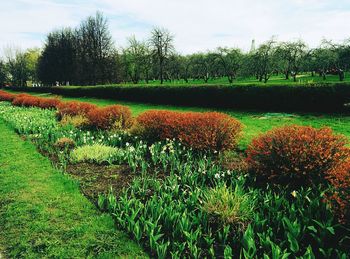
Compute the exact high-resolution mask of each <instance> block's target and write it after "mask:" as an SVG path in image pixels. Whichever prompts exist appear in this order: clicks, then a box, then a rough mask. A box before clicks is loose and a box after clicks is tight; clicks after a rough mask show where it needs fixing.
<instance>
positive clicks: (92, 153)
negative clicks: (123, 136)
mask: <svg viewBox="0 0 350 259" xmlns="http://www.w3.org/2000/svg"><path fill="white" fill-rule="evenodd" d="M121 152H122V151H121V150H120V149H117V148H114V147H110V146H105V145H101V144H93V145H85V146H81V147H77V148H75V149H74V150H73V151H72V153H71V162H73V163H79V162H89V163H97V164H102V163H106V162H107V163H112V162H113V160H114V159H115V157H116V156H118V155H120V154H121Z"/></svg>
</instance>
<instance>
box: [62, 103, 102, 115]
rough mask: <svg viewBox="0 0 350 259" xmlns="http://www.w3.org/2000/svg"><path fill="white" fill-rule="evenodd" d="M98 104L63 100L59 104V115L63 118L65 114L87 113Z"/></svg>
mask: <svg viewBox="0 0 350 259" xmlns="http://www.w3.org/2000/svg"><path fill="white" fill-rule="evenodd" d="M96 108H97V106H96V105H94V104H90V103H85V102H77V101H71V102H61V103H59V104H58V106H57V109H58V117H60V118H62V117H63V116H64V115H69V116H76V115H87V114H88V113H89V111H91V110H93V109H96Z"/></svg>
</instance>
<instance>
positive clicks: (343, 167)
mask: <svg viewBox="0 0 350 259" xmlns="http://www.w3.org/2000/svg"><path fill="white" fill-rule="evenodd" d="M326 179H327V180H328V181H329V182H330V183H331V185H332V186H333V187H334V189H335V192H334V193H333V194H330V195H328V197H327V198H328V200H329V201H330V202H331V205H332V207H333V209H334V210H335V212H336V213H337V215H338V216H339V219H340V222H342V223H345V222H349V223H350V159H348V160H347V161H346V162H344V163H340V164H339V165H338V166H336V167H335V168H333V169H332V170H330V171H329V172H328V173H327V176H326Z"/></svg>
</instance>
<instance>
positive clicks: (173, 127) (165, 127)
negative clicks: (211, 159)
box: [137, 110, 242, 151]
mask: <svg viewBox="0 0 350 259" xmlns="http://www.w3.org/2000/svg"><path fill="white" fill-rule="evenodd" d="M137 123H138V126H139V127H141V128H142V134H143V135H144V136H145V137H146V138H148V139H150V140H152V141H154V140H164V139H166V138H169V139H173V138H175V139H177V140H179V141H181V142H182V143H183V144H184V145H186V146H190V147H192V148H194V149H197V150H212V151H214V150H216V151H222V150H228V149H233V148H235V147H236V144H237V139H238V137H239V133H240V132H241V129H242V125H241V123H240V122H239V121H238V120H236V119H234V118H232V117H230V116H228V115H226V114H223V113H218V112H205V113H198V112H185V113H180V112H173V111H155V110H154V111H146V112H144V113H142V114H141V115H139V116H138V117H137Z"/></svg>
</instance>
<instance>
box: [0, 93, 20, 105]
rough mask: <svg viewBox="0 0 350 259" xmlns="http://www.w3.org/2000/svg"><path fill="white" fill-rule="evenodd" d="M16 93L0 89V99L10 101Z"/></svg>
mask: <svg viewBox="0 0 350 259" xmlns="http://www.w3.org/2000/svg"><path fill="white" fill-rule="evenodd" d="M15 97H16V95H15V94H11V93H8V92H5V91H1V90H0V101H8V102H12V101H13V99H15Z"/></svg>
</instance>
